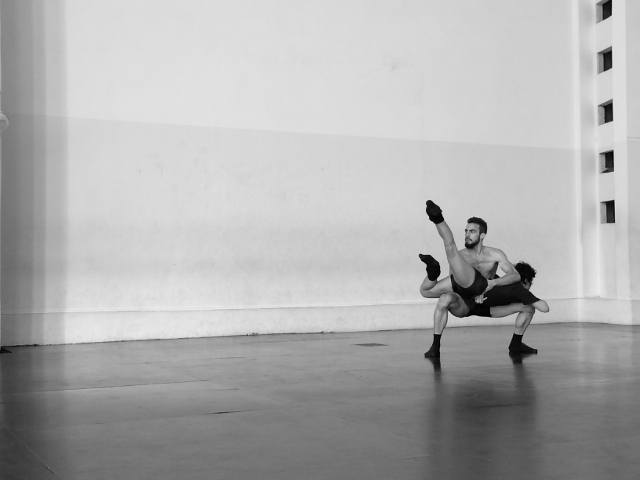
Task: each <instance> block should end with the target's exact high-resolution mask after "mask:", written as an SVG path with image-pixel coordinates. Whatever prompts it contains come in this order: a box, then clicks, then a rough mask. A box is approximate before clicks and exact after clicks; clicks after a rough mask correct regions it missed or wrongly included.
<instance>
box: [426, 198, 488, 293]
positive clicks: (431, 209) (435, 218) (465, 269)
mask: <svg viewBox="0 0 640 480" xmlns="http://www.w3.org/2000/svg"><path fill="white" fill-rule="evenodd" d="M427 215H429V220H431V221H432V222H433V223H435V225H436V229H437V230H438V234H439V235H440V238H442V241H443V242H444V249H445V252H446V254H447V261H448V262H449V266H450V267H451V275H452V276H453V278H454V279H455V281H456V283H457V284H458V285H460V286H461V287H463V288H467V287H470V286H471V284H472V283H473V281H474V280H475V277H476V272H475V270H474V268H473V267H472V266H471V265H469V263H468V262H467V261H466V260H465V259H464V257H463V256H462V255H461V254H460V252H459V251H458V247H457V246H456V242H455V240H454V238H453V233H452V232H451V229H450V228H449V225H447V222H445V220H444V217H443V216H442V210H441V209H440V207H439V206H438V205H436V204H435V203H433V202H432V201H431V200H427Z"/></svg>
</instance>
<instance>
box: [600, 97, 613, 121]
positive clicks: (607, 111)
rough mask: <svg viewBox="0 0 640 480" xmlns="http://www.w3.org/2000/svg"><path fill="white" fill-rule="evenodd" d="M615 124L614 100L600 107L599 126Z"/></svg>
mask: <svg viewBox="0 0 640 480" xmlns="http://www.w3.org/2000/svg"><path fill="white" fill-rule="evenodd" d="M609 122H613V100H609V101H608V102H606V103H603V104H601V105H598V125H602V124H604V123H609Z"/></svg>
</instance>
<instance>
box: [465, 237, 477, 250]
mask: <svg viewBox="0 0 640 480" xmlns="http://www.w3.org/2000/svg"><path fill="white" fill-rule="evenodd" d="M479 243H480V239H479V238H478V239H477V240H476V241H475V242H474V241H473V240H467V241H465V242H464V246H465V247H466V248H473V247H475V246H476V245H478V244H479Z"/></svg>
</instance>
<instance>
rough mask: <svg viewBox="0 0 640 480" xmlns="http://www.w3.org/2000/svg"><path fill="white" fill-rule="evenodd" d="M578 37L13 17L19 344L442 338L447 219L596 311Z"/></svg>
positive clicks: (7, 317) (498, 20)
mask: <svg viewBox="0 0 640 480" xmlns="http://www.w3.org/2000/svg"><path fill="white" fill-rule="evenodd" d="M551 9H553V11H554V12H555V14H554V15H549V14H548V12H549V11H550V10H551ZM572 15H573V11H572V7H571V5H570V3H569V2H567V3H566V4H565V3H564V2H563V3H562V4H560V5H558V4H557V2H555V1H553V0H546V1H539V2H502V1H497V0H496V1H487V2H468V1H462V0H455V1H453V0H450V1H448V2H436V1H429V2H424V1H418V0H406V1H403V2H398V1H396V0H394V1H391V0H376V1H371V0H367V1H364V0H361V1H344V0H341V1H337V0H335V1H323V2H297V1H293V0H280V1H256V0H251V1H250V0H245V1H216V2H211V1H204V0H200V1H197V0H187V1H185V0H181V1H179V2H178V1H176V0H134V1H131V0H129V1H126V2H125V1H123V0H120V1H109V2H104V1H98V0H66V1H62V0H60V1H57V2H47V1H45V0H39V1H36V0H13V1H5V2H3V4H2V35H3V38H2V40H3V49H4V50H3V65H4V69H5V78H4V79H3V81H4V94H5V98H4V102H5V111H6V112H7V113H8V114H9V115H10V117H11V119H12V121H13V122H12V128H11V135H10V136H7V137H6V138H5V139H4V144H3V161H4V168H5V174H4V177H3V185H2V208H3V210H2V301H3V334H4V339H3V341H4V343H5V344H20V343H64V342H84V341H105V340H119V339H134V338H168V337H187V336H200V335H222V334H243V333H244V334H246V333H252V332H259V333H273V332H283V331H329V330H331V331H333V330H356V329H361V330H367V329H379V328H415V327H420V326H423V327H427V326H430V325H431V319H430V312H431V311H432V308H433V302H428V301H424V300H423V299H422V298H421V297H420V296H419V294H418V286H419V284H420V282H421V281H422V278H423V276H424V269H423V267H422V264H421V263H420V262H419V261H418V260H417V254H418V253H419V252H432V253H434V254H435V256H436V257H438V258H440V259H441V260H443V261H444V252H443V248H442V246H441V242H440V241H439V238H438V237H437V234H436V232H435V229H434V228H433V226H432V225H431V224H430V223H428V221H427V220H426V218H425V215H424V201H425V200H426V199H427V198H433V199H434V200H436V201H437V202H439V203H441V205H442V207H443V209H444V210H445V215H446V217H447V218H448V219H450V223H451V225H452V227H453V228H454V230H455V231H456V232H457V233H458V232H459V233H461V232H462V229H463V228H464V224H465V222H466V218H468V217H469V216H471V215H478V216H482V217H484V218H485V219H486V220H487V221H488V222H489V236H488V237H487V244H489V245H493V246H498V247H500V248H502V249H503V250H505V251H506V252H507V254H508V255H509V257H510V258H511V259H512V260H514V261H518V260H520V259H525V260H528V261H530V262H531V263H532V264H533V265H534V266H535V268H537V269H538V272H539V278H538V280H537V282H536V293H537V294H538V295H539V296H542V297H545V298H551V299H557V300H558V301H559V302H562V301H564V299H571V298H576V297H577V296H578V292H579V286H578V282H577V278H578V272H579V271H578V267H579V265H578V257H579V252H578V251H576V243H577V240H578V238H579V231H578V228H579V224H578V218H579V216H578V206H579V203H578V202H577V200H576V199H577V194H578V191H579V187H578V183H577V181H578V177H577V176H576V163H575V162H576V153H575V152H576V150H575V148H576V136H575V133H576V122H575V110H576V97H575V93H574V86H575V82H576V79H575V75H574V70H573V63H572V62H573V57H572V55H573V52H574V48H575V45H574V43H573V42H574V34H573V32H572V30H571V29H570V28H567V25H572V22H573V19H572ZM18 26H19V27H18ZM540 31H544V32H545V34H544V35H540V33H539V32H540ZM459 238H460V237H459ZM445 270H446V269H445ZM376 305H377V306H379V308H377V309H376V308H373V309H372V307H371V306H376ZM560 311H562V312H564V313H565V314H566V311H567V310H566V309H564V310H563V309H560ZM553 315H554V314H549V316H548V317H546V318H547V319H551V320H556V321H562V320H565V321H566V320H576V319H577V313H576V317H573V318H568V317H566V316H555V317H554V316H553ZM510 321H511V319H509V322H510ZM474 322H477V321H475V320H474Z"/></svg>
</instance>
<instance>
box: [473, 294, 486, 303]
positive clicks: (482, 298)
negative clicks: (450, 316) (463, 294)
mask: <svg viewBox="0 0 640 480" xmlns="http://www.w3.org/2000/svg"><path fill="white" fill-rule="evenodd" d="M485 300H486V298H485V296H484V295H478V296H477V297H476V298H475V302H476V303H482V302H484V301H485Z"/></svg>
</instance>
